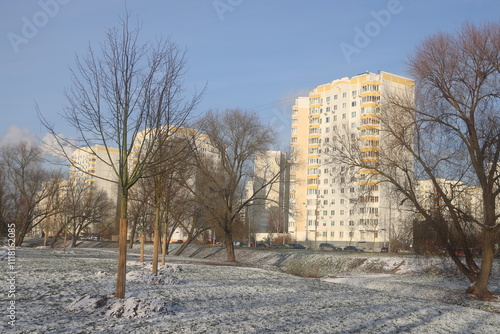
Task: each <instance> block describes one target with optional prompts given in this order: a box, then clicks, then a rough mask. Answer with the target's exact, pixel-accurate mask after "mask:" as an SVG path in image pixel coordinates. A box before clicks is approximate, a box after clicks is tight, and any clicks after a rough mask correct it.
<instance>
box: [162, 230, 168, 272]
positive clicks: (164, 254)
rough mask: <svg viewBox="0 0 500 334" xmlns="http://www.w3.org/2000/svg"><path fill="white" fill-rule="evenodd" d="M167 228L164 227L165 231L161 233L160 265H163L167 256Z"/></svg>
mask: <svg viewBox="0 0 500 334" xmlns="http://www.w3.org/2000/svg"><path fill="white" fill-rule="evenodd" d="M167 241H168V240H167V228H166V227H165V233H163V244H162V246H161V265H162V266H164V265H165V261H166V257H167Z"/></svg>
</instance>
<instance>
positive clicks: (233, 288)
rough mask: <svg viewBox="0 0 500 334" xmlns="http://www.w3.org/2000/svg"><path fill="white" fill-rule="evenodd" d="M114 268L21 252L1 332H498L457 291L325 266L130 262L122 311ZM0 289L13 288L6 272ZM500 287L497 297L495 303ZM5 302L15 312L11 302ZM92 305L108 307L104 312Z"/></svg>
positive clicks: (88, 255) (435, 281)
mask: <svg viewBox="0 0 500 334" xmlns="http://www.w3.org/2000/svg"><path fill="white" fill-rule="evenodd" d="M256 252H257V253H248V254H256V255H255V256H260V257H261V258H262V257H265V258H266V259H267V260H269V261H270V262H269V263H275V262H276V261H278V262H279V261H281V260H280V259H282V258H283V257H284V258H286V259H288V258H289V257H290V256H289V255H287V253H276V254H275V255H272V254H271V253H269V254H267V255H264V254H265V253H258V251H256ZM132 253H133V252H132ZM259 254H260V255H259ZM273 256H274V257H276V259H274V260H273V258H272V257H273ZM338 256H341V255H338ZM249 257H250V256H247V257H246V258H247V260H248V258H249ZM116 258H117V254H116V250H113V249H111V250H110V249H83V248H77V249H71V250H69V251H68V252H66V253H64V252H62V251H61V250H55V249H31V248H17V249H16V266H17V275H16V282H15V285H16V298H15V301H16V303H15V305H16V313H15V314H16V321H15V326H13V327H12V326H11V325H9V324H8V318H7V317H3V321H2V324H1V325H0V332H2V333H478V334H479V333H481V334H487V333H498V332H499V329H500V314H499V313H495V312H488V311H484V310H490V311H491V310H497V308H496V307H497V306H496V305H497V304H498V302H496V303H495V302H493V303H491V302H490V303H483V302H480V301H477V300H475V299H474V297H472V296H466V295H465V294H464V293H463V290H464V286H462V285H461V284H460V281H453V280H452V281H450V280H449V279H448V278H446V277H436V276H433V275H430V274H426V275H415V274H414V273H413V274H411V273H407V274H399V275H394V274H387V273H381V272H377V273H375V274H374V273H366V272H365V273H361V272H359V271H356V270H354V271H353V275H352V276H350V275H348V273H346V272H345V270H340V269H339V270H338V273H339V275H333V274H332V273H333V272H334V271H333V270H332V269H330V270H331V271H330V272H328V270H326V269H325V268H323V267H326V266H327V265H326V264H325V263H322V264H321V266H320V267H321V268H320V269H321V270H323V271H325V270H326V272H327V273H328V274H327V275H320V276H321V277H322V278H320V279H318V278H302V277H297V276H294V275H290V274H288V273H284V272H282V271H283V270H282V269H280V270H277V269H276V268H277V267H275V269H273V270H267V269H266V270H265V269H262V268H263V267H265V268H269V269H272V268H271V267H272V266H270V265H266V266H260V267H261V268H252V267H248V266H246V267H239V266H221V265H213V263H212V265H207V264H208V262H207V263H203V262H204V261H206V260H203V259H196V261H194V257H186V258H177V257H175V258H173V257H172V258H171V257H169V260H171V261H170V262H171V264H170V265H169V266H168V267H167V268H162V270H161V275H160V277H159V278H160V279H159V278H152V277H151V276H150V275H149V274H148V272H149V267H148V265H147V264H146V265H145V264H141V263H139V262H138V261H137V259H138V257H137V256H136V254H130V255H129V261H128V272H129V273H128V275H127V277H128V281H127V297H128V298H127V300H126V301H124V302H123V303H125V304H126V305H123V304H122V305H121V306H120V307H118V306H116V305H117V304H114V305H111V304H109V303H111V300H112V299H113V298H110V297H109V296H108V297H105V296H106V295H109V294H111V293H113V292H114V287H115V279H116V277H115V272H116ZM351 258H352V256H351ZM174 259H175V263H172V262H173V260H174ZM271 260H272V261H271ZM273 261H274V262H273ZM318 261H319V260H318ZM318 261H316V263H318ZM328 261H333V260H328ZM370 261H371V260H365V261H364V262H363V264H366V263H369V262H370ZM377 261H378V260H377ZM391 261H392V259H391ZM282 262H285V261H284V260H283V261H281V262H280V263H282ZM389 262H390V261H389ZM405 262H406V263H407V264H406V266H407V267H408V263H409V262H410V261H408V260H407V261H405ZM332 263H333V262H332ZM0 265H2V266H5V262H4V260H3V261H2V262H0ZM396 265H398V266H399V267H402V265H401V259H394V266H396ZM371 266H373V264H371ZM2 269H3V268H2ZM0 279H1V280H2V282H6V280H7V279H8V277H7V274H6V271H5V270H2V271H1V274H0ZM497 282H498V281H497V280H494V282H493V289H492V290H493V291H494V292H495V293H497V294H498V293H499V292H500V291H499V288H498V285H497ZM454 299H457V300H454ZM1 300H2V304H3V305H7V304H8V302H9V299H8V298H7V295H6V294H3V295H2V297H1ZM96 303H108V305H111V306H110V307H109V309H108V310H107V311H106V312H101V311H98V310H97V309H96V308H95V305H96ZM127 303H128V304H127ZM462 305H466V306H462ZM4 309H5V308H4ZM499 309H500V308H499ZM117 310H118V311H117ZM5 314H7V313H6V312H5Z"/></svg>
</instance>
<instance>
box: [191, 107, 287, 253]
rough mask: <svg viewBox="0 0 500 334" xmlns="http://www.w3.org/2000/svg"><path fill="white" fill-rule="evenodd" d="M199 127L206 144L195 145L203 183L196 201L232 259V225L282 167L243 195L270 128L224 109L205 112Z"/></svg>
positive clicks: (269, 141) (270, 136) (249, 115)
mask: <svg viewBox="0 0 500 334" xmlns="http://www.w3.org/2000/svg"><path fill="white" fill-rule="evenodd" d="M200 130H201V132H203V133H204V134H205V135H207V137H208V140H209V145H208V146H207V147H204V148H205V150H203V151H202V150H201V148H202V147H198V150H199V154H197V159H198V161H197V164H198V168H199V173H200V174H201V175H202V177H203V178H204V179H205V182H206V183H205V190H204V191H199V192H198V196H200V195H201V196H203V197H204V198H200V201H199V202H200V203H203V206H204V210H205V211H206V217H208V218H209V219H210V224H211V225H212V226H213V227H214V228H215V230H216V232H219V233H221V235H223V236H224V240H223V241H224V243H225V244H226V249H227V261H229V262H235V261H236V258H235V254H234V245H233V228H234V224H235V223H236V222H237V221H238V218H239V216H240V214H241V212H242V211H243V210H244V209H245V207H247V206H248V205H249V203H251V202H252V201H254V200H257V199H259V198H263V199H265V198H266V196H267V195H268V193H267V192H266V191H260V190H262V189H266V187H268V186H269V185H272V184H273V183H277V182H278V181H279V180H280V175H281V174H282V173H284V172H285V170H286V167H285V166H283V168H280V170H278V171H277V172H275V173H274V174H273V175H269V176H268V178H267V179H266V180H263V181H262V182H261V184H260V185H259V187H258V189H254V192H253V193H252V194H248V195H245V184H246V182H247V181H249V180H251V179H253V177H254V168H253V161H254V159H255V158H256V157H257V156H258V155H261V154H265V153H266V151H267V150H268V149H269V148H270V146H271V145H272V144H273V142H274V138H275V136H274V134H273V132H272V129H271V128H270V127H267V126H265V125H263V124H262V123H261V122H260V120H259V118H258V117H257V115H255V114H253V113H249V112H244V111H242V110H240V109H228V110H226V111H224V112H214V111H209V112H208V113H207V114H206V115H205V116H204V117H203V118H202V119H201V121H200ZM208 151H210V153H209V154H207V152H208Z"/></svg>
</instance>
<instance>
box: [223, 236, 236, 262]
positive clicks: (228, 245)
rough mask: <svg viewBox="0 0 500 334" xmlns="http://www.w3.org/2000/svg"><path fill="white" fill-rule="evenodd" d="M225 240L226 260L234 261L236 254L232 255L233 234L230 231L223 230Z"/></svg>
mask: <svg viewBox="0 0 500 334" xmlns="http://www.w3.org/2000/svg"><path fill="white" fill-rule="evenodd" d="M224 237H225V238H224V239H225V240H224V241H225V242H226V251H227V262H236V256H235V255H234V245H233V234H232V232H231V231H225V236H224Z"/></svg>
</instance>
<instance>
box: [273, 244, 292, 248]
mask: <svg viewBox="0 0 500 334" xmlns="http://www.w3.org/2000/svg"><path fill="white" fill-rule="evenodd" d="M271 248H290V246H289V245H284V244H274V245H271Z"/></svg>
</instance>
